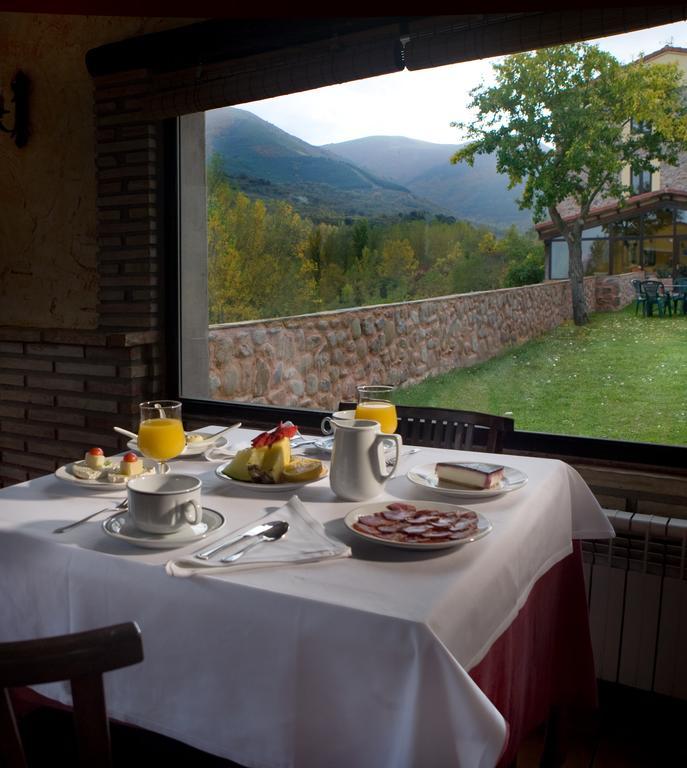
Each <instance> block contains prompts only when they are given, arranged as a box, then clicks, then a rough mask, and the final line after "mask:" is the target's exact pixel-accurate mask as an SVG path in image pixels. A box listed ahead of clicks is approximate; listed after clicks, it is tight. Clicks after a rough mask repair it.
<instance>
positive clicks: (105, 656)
mask: <svg viewBox="0 0 687 768" xmlns="http://www.w3.org/2000/svg"><path fill="white" fill-rule="evenodd" d="M142 660H143V645H142V643H141V633H140V630H139V629H138V627H137V626H136V624H135V623H133V622H128V623H126V624H115V625H113V626H109V627H102V628H101V629H95V630H91V631H88V632H77V633H74V634H71V635H60V636H57V637H46V638H42V639H39V640H21V641H18V642H10V643H0V689H1V692H0V757H3V758H4V760H5V762H4V763H3V764H4V765H7V766H8V768H25V767H26V756H25V752H24V748H23V746H22V743H21V738H20V736H19V730H18V728H17V723H16V719H15V717H14V712H13V709H12V704H11V701H10V697H9V691H8V689H9V688H16V687H24V686H29V685H38V684H40V683H53V682H57V681H60V680H69V681H70V683H71V689H72V701H73V710H74V725H75V729H76V739H77V749H78V755H79V764H80V765H82V766H96V765H97V766H105V767H107V766H110V765H111V764H112V760H111V755H110V732H109V726H108V721H107V710H106V708H105V692H104V689H103V673H104V672H108V671H110V670H113V669H120V668H121V667H128V666H130V665H131V664H136V663H138V662H139V661H142Z"/></svg>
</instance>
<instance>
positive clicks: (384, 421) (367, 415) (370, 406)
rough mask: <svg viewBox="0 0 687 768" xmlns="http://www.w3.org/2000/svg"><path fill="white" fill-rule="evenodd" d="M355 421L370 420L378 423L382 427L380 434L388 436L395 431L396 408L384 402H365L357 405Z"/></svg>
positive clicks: (396, 421) (396, 422) (396, 420)
mask: <svg viewBox="0 0 687 768" xmlns="http://www.w3.org/2000/svg"><path fill="white" fill-rule="evenodd" d="M355 417H356V419H372V420H373V421H378V422H379V423H380V425H381V427H382V432H385V433H386V434H387V435H390V434H391V433H392V432H395V431H396V425H397V424H398V418H397V416H396V406H395V405H394V404H393V403H388V402H385V401H384V400H365V401H363V402H362V403H358V407H357V408H356V409H355Z"/></svg>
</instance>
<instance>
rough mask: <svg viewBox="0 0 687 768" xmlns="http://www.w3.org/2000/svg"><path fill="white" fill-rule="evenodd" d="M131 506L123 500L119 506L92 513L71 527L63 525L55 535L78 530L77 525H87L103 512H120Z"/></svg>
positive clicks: (56, 530)
mask: <svg viewBox="0 0 687 768" xmlns="http://www.w3.org/2000/svg"><path fill="white" fill-rule="evenodd" d="M128 506H129V500H128V499H123V500H122V501H120V502H119V504H117V506H115V507H105V508H104V509H99V510H98V511H97V512H91V514H90V515H86V517H82V518H81V520H77V521H76V522H74V523H69V525H63V526H61V527H60V528H55V530H54V531H53V533H64V532H65V531H68V530H70V528H76V526H77V525H81V523H86V522H88V520H90V519H91V518H94V517H95V516H96V515H99V514H100V513H101V512H118V511H121V510H122V509H126V508H127V507H128Z"/></svg>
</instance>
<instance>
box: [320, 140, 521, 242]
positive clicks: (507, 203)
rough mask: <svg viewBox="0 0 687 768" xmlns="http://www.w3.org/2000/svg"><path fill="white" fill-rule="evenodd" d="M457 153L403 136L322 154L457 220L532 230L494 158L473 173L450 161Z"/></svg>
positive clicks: (516, 191)
mask: <svg viewBox="0 0 687 768" xmlns="http://www.w3.org/2000/svg"><path fill="white" fill-rule="evenodd" d="M459 147H460V145H459V144H434V143H431V142H428V141H418V140H417V139H409V138H406V137H405V136H368V137H366V138H363V139H355V140H353V141H345V142H341V143H338V144H327V145H325V146H324V147H322V149H325V150H327V151H329V152H331V153H332V154H335V155H338V156H339V157H341V158H343V159H346V160H348V161H349V162H352V163H355V164H356V165H357V166H358V167H360V168H365V169H367V170H368V171H369V172H370V173H373V174H375V175H377V176H378V177H382V178H387V179H389V180H390V181H392V182H396V183H398V184H402V185H403V186H404V187H406V188H407V189H408V190H409V191H410V192H411V193H413V194H414V195H417V196H418V197H423V198H426V199H428V200H431V201H432V202H433V203H434V204H435V205H438V206H440V207H441V208H443V209H446V210H448V211H449V212H450V213H451V215H453V216H455V217H456V218H459V219H467V220H469V221H474V222H477V223H481V224H490V225H493V226H498V227H505V226H509V225H510V224H516V225H517V226H518V227H520V228H523V229H526V228H529V227H531V226H532V215H531V213H530V211H528V210H524V211H521V210H520V209H519V208H518V205H517V203H516V202H515V201H516V199H517V197H518V196H519V195H520V193H521V190H522V187H521V186H518V187H515V188H513V189H511V190H509V189H508V178H507V177H506V176H504V175H502V174H499V173H497V171H496V159H495V158H494V157H493V156H478V157H477V158H475V165H474V166H473V167H470V166H469V165H467V164H466V163H460V164H459V165H451V164H450V162H449V158H450V157H451V155H452V154H453V153H454V152H455V151H456V150H457V149H458V148H459Z"/></svg>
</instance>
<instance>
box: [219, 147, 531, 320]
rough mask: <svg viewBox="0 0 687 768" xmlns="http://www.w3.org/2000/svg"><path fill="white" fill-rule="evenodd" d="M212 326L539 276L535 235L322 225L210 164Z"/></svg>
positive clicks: (441, 221)
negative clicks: (237, 184)
mask: <svg viewBox="0 0 687 768" xmlns="http://www.w3.org/2000/svg"><path fill="white" fill-rule="evenodd" d="M207 178H208V291H209V322H210V324H218V323H232V322H237V321H241V320H256V319H266V318H270V317H281V316H288V315H300V314H305V313H309V312H320V311H323V310H334V309H342V308H345V307H358V306H365V305H370V304H384V303H391V302H398V301H408V300H412V299H424V298H429V297H432V296H446V295H449V294H454V293H468V292H471V291H482V290H489V289H494V288H502V287H511V286H515V285H525V284H529V283H537V282H540V281H541V280H542V279H543V277H544V266H543V263H544V252H543V244H542V243H540V242H538V241H537V239H536V236H535V235H534V233H533V232H532V233H522V232H520V231H519V230H518V229H517V228H516V227H514V226H513V227H511V228H509V229H508V230H506V231H505V233H503V234H501V235H498V234H496V233H494V232H492V231H491V230H489V229H488V228H487V227H484V226H477V225H475V224H472V223H469V222H466V221H457V220H455V219H453V218H452V217H449V216H440V215H439V216H437V215H432V216H430V215H428V214H424V213H422V212H417V213H411V214H405V215H399V216H397V217H380V218H375V219H369V218H359V219H355V220H351V219H346V220H341V222H340V223H336V224H333V223H331V222H328V223H324V222H317V221H312V220H310V219H308V218H305V217H303V216H301V215H300V214H299V213H298V212H297V211H296V210H295V209H294V207H293V206H292V205H290V204H289V203H286V202H284V201H273V200H272V201H265V200H261V199H251V198H249V197H248V196H247V195H245V194H244V193H243V192H240V191H238V190H237V189H235V188H234V187H233V186H232V183H231V179H230V178H228V177H227V176H226V174H225V173H224V172H223V171H222V169H221V163H220V162H219V161H218V159H217V158H216V157H213V158H212V159H211V161H210V163H209V165H208V176H207Z"/></svg>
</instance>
